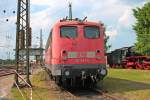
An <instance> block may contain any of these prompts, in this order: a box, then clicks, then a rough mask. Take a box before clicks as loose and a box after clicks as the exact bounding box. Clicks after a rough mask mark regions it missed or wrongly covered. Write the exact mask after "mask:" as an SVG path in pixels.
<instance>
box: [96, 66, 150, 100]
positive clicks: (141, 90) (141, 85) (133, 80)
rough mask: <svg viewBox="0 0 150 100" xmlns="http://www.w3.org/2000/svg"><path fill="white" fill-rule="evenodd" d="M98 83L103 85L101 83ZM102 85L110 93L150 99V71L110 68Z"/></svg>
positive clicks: (133, 98) (131, 98)
mask: <svg viewBox="0 0 150 100" xmlns="http://www.w3.org/2000/svg"><path fill="white" fill-rule="evenodd" d="M98 85H101V83H99V84H98ZM102 86H103V88H104V89H106V90H107V91H108V93H109V94H112V95H116V96H118V97H120V96H123V97H125V98H127V99H130V100H142V99H143V100H150V71H148V70H133V69H108V76H107V77H106V78H105V79H104V81H103V83H102Z"/></svg>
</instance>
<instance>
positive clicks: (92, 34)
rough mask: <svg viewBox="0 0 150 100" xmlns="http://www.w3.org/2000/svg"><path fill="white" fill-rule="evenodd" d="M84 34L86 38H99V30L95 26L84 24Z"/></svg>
mask: <svg viewBox="0 0 150 100" xmlns="http://www.w3.org/2000/svg"><path fill="white" fill-rule="evenodd" d="M84 36H85V37H86V38H92V39H95V38H99V37H100V31H99V28H98V27H96V26H86V27H84Z"/></svg>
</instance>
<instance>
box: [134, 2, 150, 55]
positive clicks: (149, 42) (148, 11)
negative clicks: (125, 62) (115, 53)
mask: <svg viewBox="0 0 150 100" xmlns="http://www.w3.org/2000/svg"><path fill="white" fill-rule="evenodd" d="M133 12H134V16H135V18H136V21H137V22H136V24H135V25H134V26H133V29H134V30H135V31H136V35H137V42H136V44H135V47H136V51H137V52H138V53H141V54H142V55H150V2H148V3H146V4H145V5H144V6H143V7H142V8H136V9H133Z"/></svg>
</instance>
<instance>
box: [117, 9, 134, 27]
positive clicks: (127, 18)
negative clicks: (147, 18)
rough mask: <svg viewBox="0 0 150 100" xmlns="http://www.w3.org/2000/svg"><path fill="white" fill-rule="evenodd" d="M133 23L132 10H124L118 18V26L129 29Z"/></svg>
mask: <svg viewBox="0 0 150 100" xmlns="http://www.w3.org/2000/svg"><path fill="white" fill-rule="evenodd" d="M134 23H135V18H134V16H133V12H132V9H131V8H129V9H126V10H125V11H124V13H123V15H122V16H121V17H120V18H119V23H118V24H120V25H122V26H123V27H129V28H131V26H132V25H133V24H134Z"/></svg>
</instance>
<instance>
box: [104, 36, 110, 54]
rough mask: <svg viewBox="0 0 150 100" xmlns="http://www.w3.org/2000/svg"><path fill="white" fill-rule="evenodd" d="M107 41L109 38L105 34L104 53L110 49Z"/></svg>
mask: <svg viewBox="0 0 150 100" xmlns="http://www.w3.org/2000/svg"><path fill="white" fill-rule="evenodd" d="M108 40H109V36H107V35H106V34H105V40H104V43H105V53H107V52H108V51H109V49H110V48H111V45H109V44H108Z"/></svg>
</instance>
